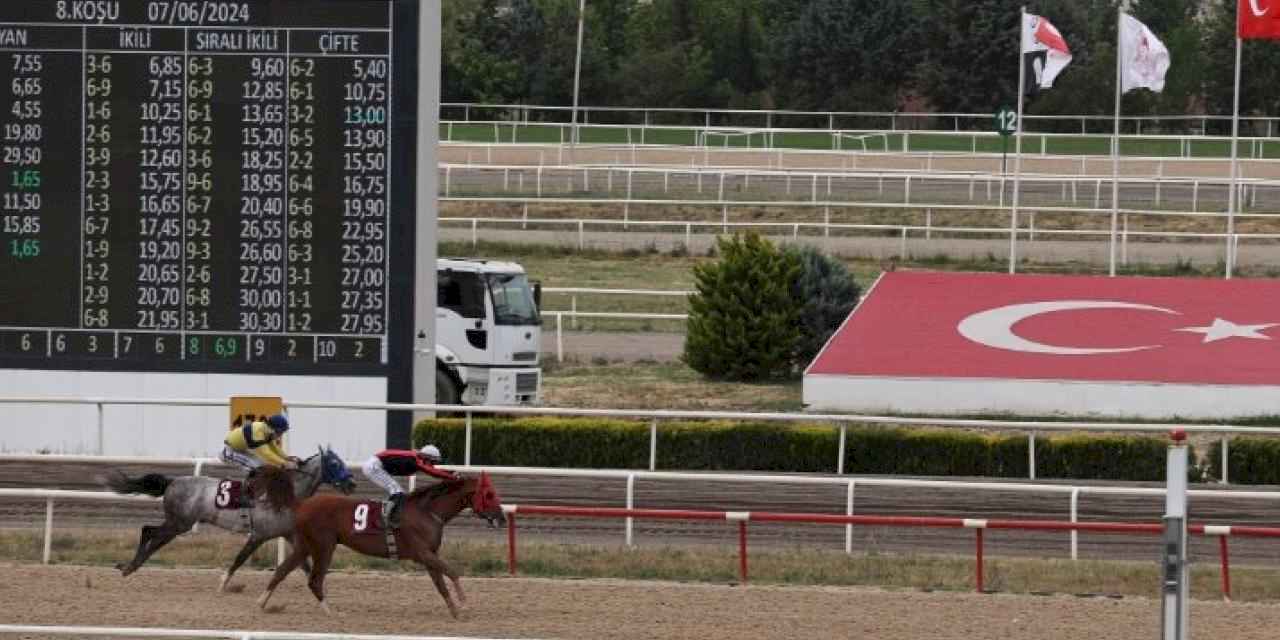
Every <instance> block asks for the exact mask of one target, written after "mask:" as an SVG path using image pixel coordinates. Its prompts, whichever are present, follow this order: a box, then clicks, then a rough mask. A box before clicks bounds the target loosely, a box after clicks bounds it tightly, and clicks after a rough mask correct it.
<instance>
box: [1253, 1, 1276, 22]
mask: <svg viewBox="0 0 1280 640" xmlns="http://www.w3.org/2000/svg"><path fill="white" fill-rule="evenodd" d="M1259 2H1261V0H1249V10H1250V11H1252V12H1253V15H1255V16H1257V17H1259V18H1261V17H1262V16H1265V15H1267V12H1268V11H1270V10H1271V7H1267V8H1265V9H1264V8H1261V7H1259V6H1258V3H1259Z"/></svg>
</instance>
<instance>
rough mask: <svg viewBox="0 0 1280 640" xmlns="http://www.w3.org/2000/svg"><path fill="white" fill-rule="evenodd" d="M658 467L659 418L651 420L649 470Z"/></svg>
mask: <svg viewBox="0 0 1280 640" xmlns="http://www.w3.org/2000/svg"><path fill="white" fill-rule="evenodd" d="M657 468H658V419H657V418H653V419H652V420H650V421H649V470H650V471H655V470H657Z"/></svg>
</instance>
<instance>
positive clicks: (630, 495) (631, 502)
mask: <svg viewBox="0 0 1280 640" xmlns="http://www.w3.org/2000/svg"><path fill="white" fill-rule="evenodd" d="M627 508H628V509H634V508H636V474H634V473H628V474H627ZM634 521H635V518H632V517H630V516H628V517H627V548H631V547H633V546H635V544H634V543H633V542H632V536H633V535H634V534H633V531H634V528H633V525H634Z"/></svg>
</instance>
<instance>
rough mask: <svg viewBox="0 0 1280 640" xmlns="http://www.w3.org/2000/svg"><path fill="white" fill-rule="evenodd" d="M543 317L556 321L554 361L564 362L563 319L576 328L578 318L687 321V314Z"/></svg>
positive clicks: (592, 313) (559, 314) (570, 313)
mask: <svg viewBox="0 0 1280 640" xmlns="http://www.w3.org/2000/svg"><path fill="white" fill-rule="evenodd" d="M541 314H542V315H543V316H544V317H545V316H552V317H554V318H555V319H556V361H557V362H564V317H565V316H570V317H571V318H573V321H574V324H575V326H576V324H577V321H578V318H611V319H616V320H687V319H688V318H689V316H688V314H684V313H630V312H622V311H616V312H604V311H542V312H541Z"/></svg>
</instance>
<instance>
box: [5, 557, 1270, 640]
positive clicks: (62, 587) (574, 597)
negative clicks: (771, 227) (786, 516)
mask: <svg viewBox="0 0 1280 640" xmlns="http://www.w3.org/2000/svg"><path fill="white" fill-rule="evenodd" d="M266 579H267V574H265V573H262V572H246V573H244V574H243V577H242V578H241V582H242V583H245V584H247V585H248V588H246V589H245V590H244V592H242V593H234V594H225V595H219V594H215V593H214V588H215V586H216V585H217V574H216V573H215V572H209V571H182V570H151V569H144V570H143V571H142V572H140V573H138V574H136V575H135V576H132V577H130V578H129V579H127V580H126V579H123V578H121V577H119V575H118V574H117V573H116V572H115V571H112V570H109V569H102V568H87V567H71V566H67V567H41V566H14V565H0V602H3V603H4V607H3V609H2V610H0V611H2V612H0V622H4V623H9V624H39V625H53V624H84V625H104V626H155V627H158V626H168V627H180V628H222V629H228V628H229V629H253V630H292V631H315V632H327V633H342V632H347V633H387V634H433V635H448V636H488V637H503V638H548V639H550V638H559V639H565V640H571V639H579V638H581V639H584V640H585V639H592V640H595V639H597V638H604V637H608V638H615V639H618V640H626V639H635V640H641V639H645V640H650V639H654V638H700V639H704V640H717V639H724V640H740V639H741V638H877V639H881V640H898V639H903V640H905V639H908V638H909V639H912V640H915V639H921V638H928V639H930V640H949V639H953V638H954V639H956V640H961V639H963V640H972V639H974V638H1028V639H1032V638H1034V639H1036V640H1056V639H1063V640H1066V639H1072V640H1075V639H1078V638H1091V639H1092V640H1109V639H1115V640H1130V639H1131V638H1137V637H1154V636H1155V635H1157V634H1158V633H1159V631H1158V626H1157V620H1158V618H1159V613H1160V604H1159V601H1158V600H1155V599H1148V598H1124V599H1108V598H1078V597H1073V596H1020V595H1019V596H1015V595H1004V594H995V595H981V594H971V593H926V592H919V591H887V590H879V589H866V588H832V587H773V586H745V587H744V586H731V585H703V584H675V583H658V582H620V581H605V580H547V579H530V578H518V579H516V578H489V579H483V578H476V579H469V578H466V579H464V585H465V586H466V587H467V588H468V597H469V603H468V604H469V608H468V615H467V618H466V619H464V620H461V621H453V620H451V619H449V616H448V611H447V610H446V608H445V605H444V602H443V600H441V599H440V597H439V596H438V595H437V594H436V593H435V591H434V589H432V588H431V584H430V580H429V579H427V578H426V577H425V575H423V576H406V575H399V574H379V573H372V572H369V573H339V574H334V575H332V576H331V577H330V579H329V580H328V582H327V586H328V596H329V601H330V603H331V604H332V606H333V607H334V609H335V610H336V611H337V614H338V615H336V616H334V617H325V616H324V615H323V614H322V613H321V612H320V610H319V608H318V607H317V606H316V604H315V601H314V599H313V598H312V596H311V594H310V592H308V591H307V589H306V587H305V585H304V584H303V581H302V579H301V576H300V575H293V576H290V577H289V579H288V580H287V581H285V583H284V584H283V585H282V586H281V587H280V589H279V590H277V592H276V594H275V597H274V598H273V600H272V603H273V606H277V605H283V610H282V611H276V612H273V613H265V612H261V611H259V610H258V609H257V608H256V607H254V605H253V601H254V599H255V598H256V596H257V595H258V593H259V590H260V589H261V588H262V585H263V584H264V583H265V581H266ZM1191 619H1192V622H1191V628H1192V631H1193V633H1195V635H1197V636H1200V637H1206V638H1207V637H1229V638H1233V639H1237V640H1240V639H1249V638H1273V637H1275V629H1276V628H1277V627H1278V626H1280V605H1274V604H1272V605H1267V604H1234V603H1222V602H1216V601H1196V602H1194V604H1193V606H1192V609H1191Z"/></svg>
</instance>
